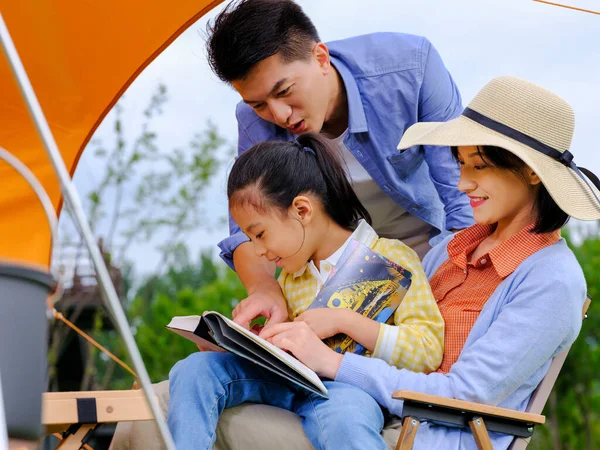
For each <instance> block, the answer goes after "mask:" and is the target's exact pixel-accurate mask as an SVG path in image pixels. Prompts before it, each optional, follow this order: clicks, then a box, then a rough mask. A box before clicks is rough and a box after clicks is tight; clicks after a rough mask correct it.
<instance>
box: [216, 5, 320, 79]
mask: <svg viewBox="0 0 600 450" xmlns="http://www.w3.org/2000/svg"><path fill="white" fill-rule="evenodd" d="M207 31H208V43H207V50H208V63H209V64H210V67H211V68H212V70H213V72H214V73H215V74H216V75H217V76H218V77H219V78H220V79H221V80H222V81H225V82H227V83H231V82H232V81H235V80H243V79H244V78H245V77H246V76H247V75H248V73H249V72H250V70H251V69H252V68H253V67H254V66H255V65H256V64H257V63H259V62H260V61H262V60H263V59H266V58H268V57H269V56H273V55H274V54H276V53H279V54H280V55H281V58H282V59H283V61H285V62H292V61H297V60H307V59H308V58H310V54H311V52H312V49H313V46H314V43H316V42H320V39H319V35H318V33H317V29H316V28H315V26H314V25H313V23H312V22H311V20H310V19H309V18H308V16H307V15H306V14H304V11H302V8H300V6H298V5H297V4H296V3H295V2H293V1H291V0H241V1H237V2H232V3H230V4H229V5H228V6H227V7H226V8H225V9H224V10H223V11H222V12H221V13H220V14H219V15H218V16H217V17H216V18H215V20H214V22H213V23H209V24H208V27H207Z"/></svg>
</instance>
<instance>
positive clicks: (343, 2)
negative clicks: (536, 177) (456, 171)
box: [75, 0, 600, 273]
mask: <svg viewBox="0 0 600 450" xmlns="http://www.w3.org/2000/svg"><path fill="white" fill-rule="evenodd" d="M299 3H300V5H301V6H302V7H303V8H304V10H305V11H306V13H307V14H308V15H309V16H310V17H311V18H312V19H313V21H314V22H315V25H316V26H317V28H318V30H319V32H320V35H321V38H322V39H323V40H324V41H325V42H327V41H329V40H335V39H342V38H345V37H350V36H354V35H358V34H365V33H370V32H376V31H399V32H405V33H412V34H418V35H422V36H426V37H427V38H428V39H429V40H430V41H431V42H432V43H433V44H434V46H435V47H436V48H437V49H438V51H439V52H440V54H441V55H442V58H443V59H444V62H445V63H446V66H447V67H448V69H449V70H450V72H451V73H452V76H453V77H454V79H455V81H456V83H457V84H458V86H459V88H460V90H461V93H462V96H463V102H464V104H467V103H468V102H469V100H470V99H471V98H472V97H473V96H474V95H475V94H476V93H477V91H478V90H479V89H480V88H481V87H482V86H483V85H484V84H485V83H486V82H487V81H489V80H490V79H491V78H494V77H496V76H500V75H513V76H518V77H521V78H525V79H528V80H530V81H532V82H534V83H537V84H540V85H541V86H543V87H545V88H547V89H550V90H551V91H553V92H555V93H557V94H558V95H560V96H561V97H563V98H564V99H565V100H566V101H567V102H569V103H570V104H571V105H572V106H573V108H574V110H575V115H576V130H575V138H574V141H573V145H572V152H573V153H574V154H575V161H576V162H577V163H578V164H579V165H582V166H584V167H587V168H589V169H591V170H593V171H595V172H596V173H600V155H599V151H600V147H599V145H598V135H599V132H600V126H598V120H599V117H600V115H599V113H598V105H599V104H600V83H599V79H600V45H599V43H600V16H597V15H592V14H586V13H582V12H577V11H570V10H567V9H563V8H557V7H553V6H549V5H544V4H540V3H535V2H533V1H530V0H502V1H500V0H496V1H481V0H453V1H451V2H448V1H443V0H420V1H418V2H414V1H411V2H408V1H400V0H379V1H376V2H375V1H364V0H363V1H357V0H327V1H323V0H300V2H299ZM570 4H572V5H576V6H579V7H582V8H588V9H596V10H598V9H600V7H599V6H598V2H597V1H595V0H571V3H570ZM221 8H222V7H218V8H217V9H216V10H214V11H213V12H211V14H209V15H208V16H206V17H204V18H202V19H201V20H199V21H198V22H197V23H196V24H194V25H193V26H192V27H191V28H190V29H188V30H187V31H186V32H185V33H183V34H182V35H181V36H180V37H179V38H178V39H177V40H176V41H175V42H173V44H171V46H170V47H169V48H167V49H166V50H165V51H164V52H163V53H162V54H161V55H160V56H159V57H158V58H157V59H156V60H155V61H154V62H153V63H152V64H151V65H150V66H149V67H148V68H147V69H146V70H145V71H144V72H143V73H142V74H141V75H140V76H139V77H138V79H137V80H136V81H135V82H134V83H133V84H132V86H131V87H130V88H129V90H128V91H127V92H126V94H125V99H124V105H125V107H126V108H127V111H128V115H127V116H126V120H127V121H128V124H127V125H129V127H128V128H129V129H132V130H133V129H135V126H136V124H137V122H136V121H137V120H138V119H137V117H138V116H139V115H141V110H142V108H144V106H145V104H146V102H147V99H148V97H149V94H150V93H151V92H153V91H154V89H155V88H156V85H157V84H158V83H164V84H166V85H167V87H168V90H169V97H170V101H169V103H168V104H167V106H166V108H165V112H164V114H163V115H162V116H161V119H160V123H158V124H157V126H156V127H155V128H156V131H157V132H158V134H159V137H160V141H159V143H160V144H161V145H164V146H166V147H168V148H172V147H176V146H183V145H185V144H186V142H187V139H188V137H190V136H192V135H193V134H194V133H195V132H198V131H200V130H201V129H202V128H203V126H204V124H205V123H206V121H207V120H209V119H210V120H212V121H213V122H214V123H215V124H216V125H217V126H218V128H219V130H220V132H221V134H222V135H224V136H225V137H226V138H227V139H228V140H229V141H230V142H232V143H235V141H236V139H237V131H236V130H237V128H236V123H235V117H234V107H235V104H236V103H237V101H238V96H237V94H236V93H235V91H233V90H232V89H231V88H229V87H227V86H225V85H224V84H222V83H221V82H219V80H218V79H217V78H216V77H215V76H214V75H213V74H212V73H211V71H210V69H209V67H208V65H207V63H206V59H205V56H204V55H205V52H204V39H203V37H202V33H203V31H204V29H205V25H206V22H207V20H208V19H209V18H211V17H213V16H214V15H215V14H216V13H217V12H218V11H220V9H221ZM111 126H112V121H111V116H110V115H109V116H108V118H107V120H105V122H104V123H103V124H102V125H101V126H100V128H99V129H98V131H97V133H96V137H98V138H101V139H103V138H104V139H109V137H110V136H111V134H110V133H111V130H110V127H111ZM133 137H134V136H133V135H132V138H133ZM94 163H95V161H94V157H93V155H92V152H87V153H84V154H83V157H82V159H81V161H80V164H79V166H78V169H77V172H76V174H75V184H76V186H77V187H78V188H79V190H80V192H81V193H82V196H83V195H85V193H86V192H88V191H89V190H90V188H91V186H92V185H91V184H90V180H93V179H94V172H95V169H94V167H95V164H94ZM225 177H226V172H225V169H223V170H222V171H221V173H219V174H218V175H217V176H216V178H215V182H214V183H213V185H212V186H211V187H210V190H209V192H207V199H210V200H206V202H205V203H204V205H203V210H204V211H205V212H206V214H210V215H211V216H213V217H216V216H225V215H226V213H227V211H226V208H227V201H226V197H225V181H226V178H225ZM226 234H227V231H226V230H225V229H224V228H222V229H218V230H213V231H207V230H199V231H198V232H195V233H193V234H191V235H190V236H189V239H188V244H189V245H190V248H191V249H192V251H193V252H194V253H193V254H195V252H196V251H197V250H199V249H200V248H211V247H214V248H215V253H216V247H215V246H216V243H217V242H218V241H219V240H220V239H222V238H223V237H225V236H226ZM159 240H160V238H157V239H155V242H153V243H142V244H136V245H135V246H133V247H132V250H131V252H130V253H129V257H130V258H131V259H132V260H134V262H135V263H136V269H137V271H138V272H141V273H143V272H147V271H150V270H152V269H153V268H154V267H155V266H156V264H157V262H158V261H157V258H158V255H157V253H156V251H155V250H154V248H155V246H156V245H158V244H159V243H160V242H159Z"/></svg>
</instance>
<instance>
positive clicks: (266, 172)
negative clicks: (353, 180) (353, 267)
mask: <svg viewBox="0 0 600 450" xmlns="http://www.w3.org/2000/svg"><path fill="white" fill-rule="evenodd" d="M306 192H311V193H313V194H314V195H315V196H317V197H318V198H319V200H320V201H321V203H322V205H323V208H324V209H325V212H326V213H327V214H328V215H329V216H330V217H331V218H332V219H333V220H334V221H335V222H336V223H337V224H338V225H340V226H341V227H343V228H346V229H348V230H352V229H353V228H354V227H355V226H356V223H357V222H358V220H359V219H365V220H366V221H367V222H369V223H371V216H370V215H369V213H368V212H367V210H366V209H365V207H364V206H363V205H362V203H361V202H360V200H359V199H358V197H357V196H356V194H355V193H354V190H353V189H352V186H351V185H350V182H349V181H348V178H347V177H346V172H345V170H344V164H343V160H342V157H341V155H340V154H339V152H338V151H337V149H336V148H335V147H333V146H332V144H331V143H330V142H329V141H328V140H327V139H326V138H324V137H322V136H320V135H317V134H312V133H307V134H303V135H301V136H300V137H298V140H296V141H290V142H285V141H266V142H261V143H259V144H256V145H255V146H254V147H252V148H251V149H249V150H247V151H246V152H244V153H242V154H241V155H240V156H239V157H238V159H237V160H236V162H235V163H234V165H233V167H232V168H231V172H230V174H229V179H228V181H227V197H228V199H229V202H230V204H231V203H233V202H241V203H251V204H252V205H253V206H254V207H256V208H259V209H262V210H264V209H266V208H267V207H276V208H278V209H279V210H281V211H286V210H287V209H288V208H289V207H290V205H291V204H292V202H293V201H294V198H296V197H297V196H298V195H300V194H302V193H306Z"/></svg>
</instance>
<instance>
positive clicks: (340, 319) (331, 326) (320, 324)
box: [294, 308, 353, 339]
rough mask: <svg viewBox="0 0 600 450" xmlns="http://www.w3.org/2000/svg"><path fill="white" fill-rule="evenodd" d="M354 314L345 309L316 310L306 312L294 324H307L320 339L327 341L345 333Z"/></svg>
mask: <svg viewBox="0 0 600 450" xmlns="http://www.w3.org/2000/svg"><path fill="white" fill-rule="evenodd" d="M352 313H353V311H351V310H349V309H345V308H344V309H336V308H315V309H309V310H308V311H304V312H303V313H302V314H300V315H299V316H298V317H296V319H295V320H294V322H305V323H306V324H307V325H308V326H309V327H310V328H311V329H312V330H313V331H314V332H315V334H316V335H317V336H318V337H319V339H326V338H328V337H331V336H335V335H336V334H338V333H343V332H344V330H345V329H346V328H347V326H346V325H347V323H348V321H349V316H350V314H352Z"/></svg>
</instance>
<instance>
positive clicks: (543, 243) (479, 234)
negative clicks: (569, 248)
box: [448, 224, 560, 278]
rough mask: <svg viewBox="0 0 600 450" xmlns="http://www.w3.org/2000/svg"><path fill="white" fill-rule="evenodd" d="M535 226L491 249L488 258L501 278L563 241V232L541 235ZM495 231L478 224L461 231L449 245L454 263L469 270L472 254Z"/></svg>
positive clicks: (490, 227)
mask: <svg viewBox="0 0 600 450" xmlns="http://www.w3.org/2000/svg"><path fill="white" fill-rule="evenodd" d="M533 227H534V224H530V225H528V226H526V227H525V228H523V229H522V230H521V231H519V232H518V233H516V234H515V235H514V236H511V237H510V238H509V239H507V240H506V241H504V242H503V243H501V244H500V245H499V246H497V247H495V248H493V249H492V250H490V252H489V253H488V255H487V256H488V258H489V260H490V261H491V264H492V266H493V267H494V269H495V270H496V273H497V274H498V276H500V277H501V278H506V277H507V276H509V275H510V274H511V273H513V272H514V271H515V269H516V268H517V267H518V266H519V265H520V264H521V263H522V262H523V261H525V260H526V259H527V258H529V257H530V256H531V255H533V254H534V253H535V252H537V251H539V250H541V249H543V248H544V247H547V246H549V245H552V244H555V243H556V242H557V241H558V240H559V239H560V230H556V231H552V232H550V233H542V234H538V233H533V232H532V231H531V230H532V229H533ZM493 229H494V227H493V226H492V225H479V224H475V225H473V226H471V227H469V228H467V229H465V230H463V231H461V232H459V233H458V234H457V235H456V236H455V237H454V238H453V239H452V240H451V241H450V242H449V243H448V256H449V257H450V259H451V260H452V262H453V263H454V264H455V265H457V266H458V267H460V268H461V269H465V268H466V266H467V258H468V255H469V253H471V252H472V251H473V250H474V249H475V248H476V247H477V246H478V245H479V244H480V243H481V242H482V241H483V240H484V239H485V238H486V237H488V236H489V235H490V234H491V233H492V231H493ZM517 250H518V251H517Z"/></svg>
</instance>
